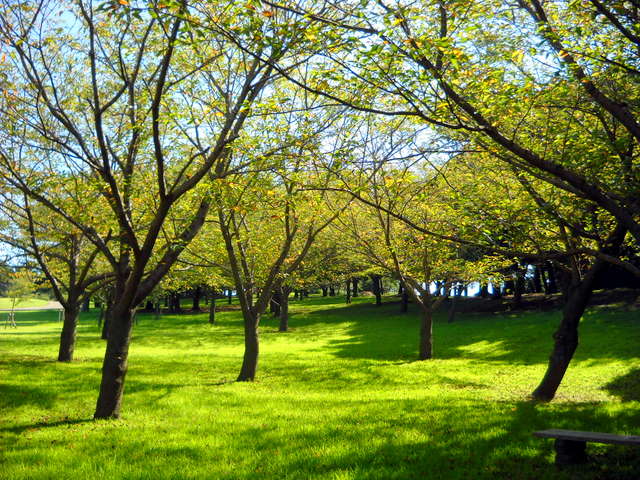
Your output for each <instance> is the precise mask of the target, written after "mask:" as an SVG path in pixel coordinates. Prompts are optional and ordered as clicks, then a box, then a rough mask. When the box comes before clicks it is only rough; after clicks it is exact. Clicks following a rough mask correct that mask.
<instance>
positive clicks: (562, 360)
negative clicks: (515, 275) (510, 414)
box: [531, 226, 626, 402]
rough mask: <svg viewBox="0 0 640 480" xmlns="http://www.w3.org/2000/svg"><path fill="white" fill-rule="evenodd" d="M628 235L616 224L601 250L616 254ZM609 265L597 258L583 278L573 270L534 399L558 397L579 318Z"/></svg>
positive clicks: (574, 349)
mask: <svg viewBox="0 0 640 480" xmlns="http://www.w3.org/2000/svg"><path fill="white" fill-rule="evenodd" d="M625 235H626V229H624V228H622V227H620V226H617V227H616V229H615V230H614V231H613V232H612V233H611V235H610V236H609V238H608V239H607V244H608V245H605V247H604V248H603V249H602V251H604V252H605V253H607V254H609V255H617V254H618V252H619V250H620V246H621V244H622V242H623V240H624V237H625ZM606 265H607V262H606V261H604V260H602V259H600V258H598V259H597V260H596V261H595V262H594V264H593V265H592V267H591V268H590V269H589V270H588V271H587V273H586V274H585V276H584V278H583V279H582V280H580V279H579V278H576V275H575V274H574V278H573V281H572V284H571V286H570V287H569V291H568V295H567V299H566V303H565V306H564V308H563V310H562V320H561V322H560V326H559V327H558V330H556V332H555V333H554V334H553V339H554V346H553V350H552V352H551V356H550V357H549V364H548V366H547V371H546V372H545V375H544V377H543V379H542V382H540V385H538V387H537V388H536V389H535V390H534V391H533V393H532V394H531V396H532V397H533V398H534V399H535V400H539V401H545V402H547V401H550V400H552V399H553V397H555V394H556V391H557V390H558V387H559V386H560V383H561V382H562V379H563V377H564V374H565V372H566V371H567V368H568V367H569V363H570V362H571V359H572V358H573V354H574V353H575V351H576V349H577V348H578V327H579V325H580V319H581V318H582V314H583V313H584V310H585V308H586V307H587V304H588V303H589V298H590V297H591V293H592V292H593V287H594V285H595V281H596V279H597V277H598V275H599V274H600V272H601V271H602V270H603V269H604V267H605V266H606Z"/></svg>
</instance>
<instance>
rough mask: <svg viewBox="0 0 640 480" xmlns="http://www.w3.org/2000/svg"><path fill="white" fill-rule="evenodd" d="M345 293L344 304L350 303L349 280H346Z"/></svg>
mask: <svg viewBox="0 0 640 480" xmlns="http://www.w3.org/2000/svg"><path fill="white" fill-rule="evenodd" d="M346 286H347V292H346V295H345V302H346V303H351V279H349V280H347V284H346Z"/></svg>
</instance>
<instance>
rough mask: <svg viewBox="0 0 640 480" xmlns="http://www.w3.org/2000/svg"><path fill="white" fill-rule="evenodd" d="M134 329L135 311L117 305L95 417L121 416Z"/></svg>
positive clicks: (114, 309)
mask: <svg viewBox="0 0 640 480" xmlns="http://www.w3.org/2000/svg"><path fill="white" fill-rule="evenodd" d="M132 327H133V310H132V309H131V308H129V307H126V306H123V305H118V304H116V305H114V308H113V314H112V318H111V327H110V329H109V338H108V340H107V351H106V353H105V356H104V362H103V364H102V381H101V383H100V394H99V396H98V402H97V404H96V411H95V413H94V415H93V418H118V417H119V416H120V407H121V405H122V394H123V392H124V380H125V376H126V374H127V368H128V357H129V343H130V341H131V329H132Z"/></svg>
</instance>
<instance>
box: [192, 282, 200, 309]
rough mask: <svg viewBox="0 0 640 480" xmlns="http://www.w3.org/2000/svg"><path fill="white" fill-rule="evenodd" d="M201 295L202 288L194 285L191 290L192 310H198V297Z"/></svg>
mask: <svg viewBox="0 0 640 480" xmlns="http://www.w3.org/2000/svg"><path fill="white" fill-rule="evenodd" d="M201 296H202V289H201V288H200V287H196V289H195V290H194V291H193V306H192V307H191V310H192V311H194V312H199V311H200V297H201Z"/></svg>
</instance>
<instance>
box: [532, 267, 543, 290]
mask: <svg viewBox="0 0 640 480" xmlns="http://www.w3.org/2000/svg"><path fill="white" fill-rule="evenodd" d="M542 280H543V279H542V275H541V274H540V265H534V266H533V291H534V292H535V293H541V292H542Z"/></svg>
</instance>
